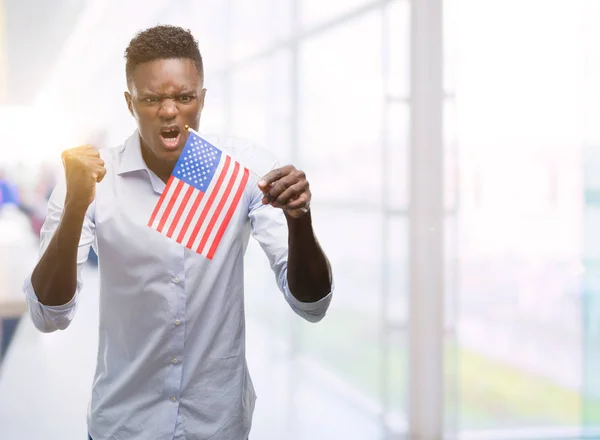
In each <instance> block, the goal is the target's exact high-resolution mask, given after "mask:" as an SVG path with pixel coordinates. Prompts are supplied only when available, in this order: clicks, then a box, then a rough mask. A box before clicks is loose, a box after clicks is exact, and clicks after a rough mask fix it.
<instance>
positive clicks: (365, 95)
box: [0, 0, 600, 440]
mask: <svg viewBox="0 0 600 440" xmlns="http://www.w3.org/2000/svg"><path fill="white" fill-rule="evenodd" d="M599 22H600V2H598V1H594V0H327V1H317V0H254V1H251V2H250V1H247V0H243V1H242V0H213V1H208V0H179V1H177V2H172V1H167V0H145V1H144V2H142V1H123V0H119V1H117V0H87V1H82V0H80V1H75V0H54V1H52V2H44V1H41V0H0V320H2V354H1V357H0V359H1V360H0V362H1V363H0V438H2V439H7V440H8V439H10V440H12V439H17V440H21V439H26V440H28V439H34V438H48V439H78V438H85V432H86V428H85V414H86V410H87V400H88V398H89V394H90V386H91V380H92V375H93V368H94V366H95V365H94V361H95V353H96V348H97V319H98V317H97V295H98V286H97V282H98V280H97V272H96V269H95V266H94V259H93V258H92V259H91V260H90V264H89V267H88V268H86V272H85V279H86V287H85V289H84V293H85V295H83V297H84V300H83V301H82V304H81V307H80V310H79V312H78V315H77V317H76V319H75V321H74V322H73V324H72V326H71V327H70V328H69V330H68V331H66V332H58V333H55V334H49V335H45V334H40V333H38V332H36V331H35V330H34V329H33V326H32V324H31V323H30V321H29V318H28V317H27V316H26V315H25V316H23V318H21V319H19V318H20V317H21V315H22V314H23V312H24V307H25V306H24V300H23V296H22V293H21V290H20V289H21V283H22V280H23V279H24V277H25V276H26V275H27V274H28V273H29V272H30V271H31V270H32V268H33V265H34V264H35V259H36V258H37V234H38V232H39V227H40V225H41V222H42V221H43V218H44V211H45V204H46V200H47V196H48V194H49V191H51V189H52V187H53V185H54V181H55V178H56V176H57V173H60V172H62V168H61V164H60V152H61V151H62V150H64V149H66V148H69V147H72V146H76V145H78V144H81V143H84V142H94V143H96V144H98V145H102V146H116V145H118V144H120V143H121V142H122V141H123V140H124V139H125V138H126V137H127V136H128V135H129V134H130V133H131V132H132V130H133V129H134V128H135V124H134V121H133V119H132V118H131V117H130V116H129V114H128V112H127V108H126V105H125V101H124V98H123V91H124V90H125V87H126V84H125V73H124V69H125V67H124V59H123V52H124V50H125V47H126V46H127V44H128V42H129V40H130V39H131V38H132V37H133V35H134V34H135V33H136V32H137V31H139V30H141V29H143V28H145V27H149V26H152V25H155V24H158V23H168V24H176V25H180V26H183V27H186V28H189V29H191V30H192V32H193V33H194V35H195V36H196V37H197V39H198V40H199V44H200V50H201V52H202V54H203V57H204V62H205V69H206V80H205V86H206V88H207V89H208V94H207V98H206V105H205V109H204V112H203V116H202V126H201V129H202V131H203V132H204V133H214V134H218V135H221V134H222V135H234V136H237V137H239V138H240V139H244V140H248V141H251V142H253V143H256V144H258V145H260V146H263V147H265V148H267V149H269V150H271V151H273V152H274V153H275V154H276V155H277V156H278V157H279V158H280V160H281V161H282V162H284V163H293V164H294V165H296V166H297V167H298V168H301V169H303V170H305V171H306V173H307V175H308V178H309V180H310V182H311V188H312V191H313V197H314V201H313V204H312V206H313V217H314V224H315V228H316V231H317V235H318V237H319V240H320V242H321V244H322V246H323V247H324V249H325V251H326V253H327V254H328V256H329V258H330V259H331V262H332V266H333V269H334V277H335V284H336V292H335V295H334V301H333V303H332V306H331V308H330V311H329V314H328V316H327V317H326V318H325V319H324V320H323V321H322V322H320V323H319V324H317V325H314V324H309V323H305V322H302V321H301V320H300V319H299V318H297V317H296V316H295V315H294V314H293V313H292V312H291V310H290V309H289V307H288V306H287V304H286V303H285V301H284V300H283V298H282V295H281V294H280V293H279V292H278V290H277V288H276V285H275V280H274V277H273V274H272V273H271V272H270V269H269V266H268V262H267V260H266V258H265V256H264V255H263V254H262V251H261V250H260V248H259V247H258V246H257V245H256V244H255V243H253V242H252V243H251V244H250V246H249V248H248V251H247V255H246V283H247V288H246V307H247V325H248V335H247V337H248V345H247V352H248V360H249V365H250V372H251V374H252V377H253V380H254V385H255V387H256V389H257V394H258V400H257V404H256V405H257V406H256V411H255V417H254V424H253V430H252V433H251V436H250V438H252V439H297V440H300V439H302V440H304V439H307V440H308V439H311V440H313V439H357V440H359V439H360V440H363V439H364V440H371V439H373V440H376V439H381V440H389V439H405V438H409V439H417V438H423V439H425V440H430V439H431V440H434V439H441V438H457V439H482V440H483V439H490V440H496V439H498V440H505V439H506V440H508V439H515V440H527V439H565V440H566V439H579V438H590V439H599V438H600V429H599V428H600V291H599V289H600V277H599V275H600V209H599V208H600V123H599V121H600V48H599V46H598V44H599V43H598V42H600V27H598V23H599ZM33 421H35V422H34V423H32V422H33ZM42 433H43V437H42ZM418 436H421V437H418Z"/></svg>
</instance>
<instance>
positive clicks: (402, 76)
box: [384, 0, 410, 99]
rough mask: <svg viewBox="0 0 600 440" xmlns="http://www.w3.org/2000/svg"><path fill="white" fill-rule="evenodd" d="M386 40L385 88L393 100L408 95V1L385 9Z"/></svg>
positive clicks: (393, 3) (394, 2) (395, 3)
mask: <svg viewBox="0 0 600 440" xmlns="http://www.w3.org/2000/svg"><path fill="white" fill-rule="evenodd" d="M385 23H386V30H387V32H386V33H387V35H388V40H387V41H386V42H384V44H385V47H386V48H387V51H388V54H387V62H388V63H389V64H388V66H387V72H386V78H385V79H386V82H387V84H386V87H387V92H388V94H389V95H390V96H392V97H394V98H403V99H405V98H408V96H409V95H410V93H409V87H410V84H409V82H410V1H406V0H396V1H393V2H390V3H389V4H388V5H386V7H385Z"/></svg>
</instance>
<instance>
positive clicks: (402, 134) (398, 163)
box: [384, 104, 410, 210]
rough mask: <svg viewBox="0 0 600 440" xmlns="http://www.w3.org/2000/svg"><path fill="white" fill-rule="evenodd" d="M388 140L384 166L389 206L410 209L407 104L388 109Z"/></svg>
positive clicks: (392, 105)
mask: <svg viewBox="0 0 600 440" xmlns="http://www.w3.org/2000/svg"><path fill="white" fill-rule="evenodd" d="M387 112H388V113H387V134H388V135H387V139H386V146H387V148H386V156H385V159H384V164H385V165H384V166H385V171H386V182H385V185H386V193H387V206H388V207H389V208H391V209H405V210H406V209H408V199H409V194H408V185H409V181H408V179H409V172H408V161H409V157H408V155H409V151H408V143H409V137H410V127H409V119H410V108H409V106H408V105H406V104H390V105H388V107H387Z"/></svg>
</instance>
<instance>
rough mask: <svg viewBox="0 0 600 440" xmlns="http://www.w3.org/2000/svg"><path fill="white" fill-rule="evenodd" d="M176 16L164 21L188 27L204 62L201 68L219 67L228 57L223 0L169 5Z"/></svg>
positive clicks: (225, 62) (222, 65)
mask: <svg viewBox="0 0 600 440" xmlns="http://www.w3.org/2000/svg"><path fill="white" fill-rule="evenodd" d="M169 9H170V10H171V11H172V12H171V14H175V12H174V11H177V17H176V18H175V17H173V19H171V20H165V21H164V22H165V23H177V25H178V26H181V27H184V28H186V29H190V30H191V31H192V33H193V34H194V37H196V39H197V40H198V45H199V47H200V52H201V53H202V58H203V62H204V70H205V71H206V72H212V71H215V70H219V69H222V68H223V67H224V66H225V65H226V64H227V62H228V61H229V60H230V57H231V53H230V48H229V47H228V45H229V41H228V38H227V36H228V33H229V31H228V24H229V23H228V10H227V3H226V2H197V1H188V5H186V6H185V7H178V8H169Z"/></svg>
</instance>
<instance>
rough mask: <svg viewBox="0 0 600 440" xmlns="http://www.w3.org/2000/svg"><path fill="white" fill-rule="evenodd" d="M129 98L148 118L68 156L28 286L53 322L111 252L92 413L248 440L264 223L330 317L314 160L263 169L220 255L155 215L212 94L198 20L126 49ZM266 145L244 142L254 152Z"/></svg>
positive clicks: (130, 432) (266, 240)
mask: <svg viewBox="0 0 600 440" xmlns="http://www.w3.org/2000/svg"><path fill="white" fill-rule="evenodd" d="M125 56H126V60H127V61H126V75H127V84H128V92H126V93H125V100H126V102H127V106H128V108H129V111H130V113H131V115H132V116H133V117H134V118H135V120H136V122H137V130H136V132H134V134H133V135H132V136H131V137H130V138H129V139H127V140H126V142H125V144H124V145H122V146H120V147H118V148H111V149H102V150H101V151H100V152H98V151H97V150H96V149H94V148H93V147H92V146H89V145H85V146H81V147H77V148H73V149H70V150H66V151H65V152H64V153H63V155H62V158H63V164H64V169H65V182H64V183H62V184H60V183H59V184H57V186H56V189H55V191H54V193H53V195H52V197H51V199H50V201H49V203H48V215H47V220H46V223H45V225H44V227H43V228H42V232H41V249H42V257H41V258H40V261H39V262H38V264H37V266H36V267H35V269H34V271H33V273H32V276H31V279H30V280H28V281H27V282H26V283H25V292H26V295H27V300H28V303H29V310H30V314H31V317H32V318H33V321H34V323H35V325H36V327H37V328H38V329H39V330H41V331H43V332H52V331H55V330H57V329H61V330H62V329H65V328H66V327H67V326H68V325H69V323H70V322H71V320H72V319H73V316H74V314H75V310H76V307H77V301H78V295H79V292H80V289H81V285H82V283H81V268H82V266H83V264H84V262H85V260H86V258H87V255H88V251H89V248H90V246H93V247H94V248H95V250H96V251H97V254H98V257H99V263H100V265H99V271H100V332H99V351H98V359H97V368H96V373H95V378H94V383H93V390H92V397H91V404H90V410H89V415H88V426H89V431H90V437H91V438H93V439H94V440H108V439H165V440H166V439H213V440H217V439H219V440H220V439H223V440H244V439H246V438H247V436H248V433H249V431H250V425H251V418H252V413H253V410H254V400H255V395H254V390H253V387H252V383H251V381H250V377H249V375H248V370H247V365H246V359H245V330H244V298H243V293H244V290H243V254H244V251H245V248H246V245H247V242H248V234H249V232H251V233H252V235H253V236H254V238H256V239H257V240H258V242H259V243H260V245H261V246H262V248H263V250H264V252H265V253H266V255H267V257H268V258H269V261H270V263H271V267H272V269H273V271H274V272H275V275H276V279H277V283H278V286H279V288H280V289H281V290H282V292H283V294H284V297H285V299H286V300H287V302H288V303H289V304H290V306H291V308H292V309H293V310H294V311H295V312H296V313H297V314H299V315H300V316H302V317H304V318H305V319H307V320H308V321H311V322H316V321H318V320H320V319H321V318H322V317H323V316H324V314H325V312H326V310H327V308H328V306H329V303H330V301H331V290H332V281H331V271H330V267H329V263H328V260H327V258H326V256H325V254H324V253H323V252H322V250H321V248H320V246H319V244H318V242H317V240H316V238H315V236H314V234H313V229H312V226H311V211H310V208H309V206H310V199H311V193H310V190H309V185H308V182H307V180H306V177H305V175H304V173H303V172H302V171H299V170H297V169H296V168H294V167H293V166H284V167H281V168H275V169H274V170H273V171H271V172H269V173H268V174H266V175H265V176H264V177H262V179H259V178H258V177H251V178H250V181H249V182H248V184H247V186H246V188H245V191H244V194H243V197H242V199H241V201H240V203H239V205H238V207H237V209H236V211H235V213H234V216H233V217H232V219H231V221H230V223H229V226H228V227H227V229H226V231H225V234H224V235H223V237H222V239H221V242H220V244H219V247H218V249H217V251H216V253H215V255H214V257H213V259H212V260H208V259H206V258H204V257H203V256H201V255H199V254H197V253H195V252H193V251H191V250H189V249H187V248H185V247H183V246H181V245H179V244H177V243H176V242H174V241H172V240H170V239H168V238H166V237H164V236H163V235H161V234H159V233H158V232H156V231H154V230H153V229H151V228H149V227H148V226H147V223H148V220H149V218H150V216H151V213H152V211H153V209H154V207H155V205H156V203H157V201H158V199H159V197H160V195H161V193H162V191H163V190H164V188H165V182H167V181H168V179H169V177H170V175H171V172H172V170H173V168H174V166H175V164H176V162H177V159H178V158H179V155H180V153H181V151H182V149H183V146H184V144H185V142H186V139H187V136H188V133H187V131H186V130H185V129H184V126H185V125H189V126H190V127H192V128H194V129H198V127H199V124H200V115H201V113H202V109H203V107H204V98H205V95H206V89H205V88H204V87H203V65H202V58H201V56H200V52H199V50H198V45H197V42H196V41H195V40H194V38H193V36H192V35H191V34H190V33H189V31H185V30H183V29H181V28H178V27H172V26H157V27H154V28H151V29H148V30H145V31H143V32H141V33H139V34H138V35H137V36H136V37H135V38H134V39H133V40H132V41H131V42H130V44H129V47H128V48H127V50H126V52H125ZM264 154H265V152H263V151H262V150H258V149H253V150H251V151H250V150H247V149H246V150H240V151H236V157H238V155H239V159H240V160H242V162H243V161H244V159H245V158H248V159H249V160H253V158H254V159H255V158H256V157H257V156H259V155H264Z"/></svg>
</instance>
